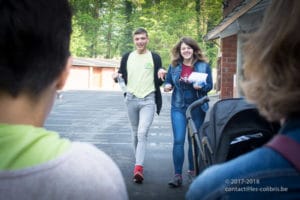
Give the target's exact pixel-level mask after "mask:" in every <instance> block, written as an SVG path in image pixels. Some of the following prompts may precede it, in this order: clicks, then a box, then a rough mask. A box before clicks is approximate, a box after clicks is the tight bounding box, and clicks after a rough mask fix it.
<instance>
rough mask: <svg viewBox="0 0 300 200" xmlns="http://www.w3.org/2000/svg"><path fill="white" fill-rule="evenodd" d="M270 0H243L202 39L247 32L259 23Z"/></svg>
mask: <svg viewBox="0 0 300 200" xmlns="http://www.w3.org/2000/svg"><path fill="white" fill-rule="evenodd" d="M269 3H270V0H244V2H243V3H241V4H240V5H239V6H237V7H236V8H235V9H234V10H233V11H232V12H231V13H230V14H229V15H227V17H225V18H224V19H223V20H222V21H221V22H220V24H219V25H217V26H216V27H215V28H214V29H212V30H211V31H209V32H208V33H207V34H206V35H205V36H204V40H205V41H209V40H214V39H217V38H224V37H228V36H230V35H234V34H237V33H239V32H249V31H251V30H253V29H255V28H257V26H258V25H259V24H260V22H261V20H262V17H263V13H264V12H263V11H264V10H265V8H266V6H267V5H268V4H269Z"/></svg>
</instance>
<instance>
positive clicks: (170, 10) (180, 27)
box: [70, 0, 222, 68]
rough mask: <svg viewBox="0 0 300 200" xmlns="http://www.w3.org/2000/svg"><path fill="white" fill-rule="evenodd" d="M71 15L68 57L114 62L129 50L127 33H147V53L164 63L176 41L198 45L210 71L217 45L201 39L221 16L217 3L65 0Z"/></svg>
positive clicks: (208, 0)
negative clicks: (193, 41)
mask: <svg viewBox="0 0 300 200" xmlns="http://www.w3.org/2000/svg"><path fill="white" fill-rule="evenodd" d="M70 2H71V4H72V6H73V10H74V18H73V34H72V41H71V52H72V54H73V55H75V56H82V57H105V58H120V56H121V55H122V54H124V53H125V52H127V51H131V50H133V44H132V32H133V31H134V30H135V29H136V28H137V27H144V28H146V29H147V30H148V33H149V38H150V43H149V49H150V50H153V51H156V52H157V53H159V54H160V55H161V57H162V60H163V66H164V67H165V68H167V67H168V65H169V63H170V52H171V49H172V47H173V46H174V45H175V44H176V42H177V41H178V40H179V39H180V38H181V37H182V36H190V37H193V38H194V39H196V40H197V41H198V42H199V45H200V46H201V48H202V50H203V51H204V52H205V54H206V55H207V57H208V58H209V60H210V63H211V64H212V66H215V63H216V59H217V53H218V46H217V45H216V44H215V43H212V42H204V41H203V39H202V38H203V36H204V35H205V34H206V33H207V31H208V30H211V29H212V28H213V27H214V26H216V25H217V24H218V23H219V21H220V20H221V17H222V3H221V2H222V1H221V0H194V1H192V0H70Z"/></svg>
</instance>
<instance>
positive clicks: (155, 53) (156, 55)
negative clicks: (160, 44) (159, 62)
mask: <svg viewBox="0 0 300 200" xmlns="http://www.w3.org/2000/svg"><path fill="white" fill-rule="evenodd" d="M150 52H151V54H152V56H153V57H156V58H160V55H159V53H157V52H155V51H150Z"/></svg>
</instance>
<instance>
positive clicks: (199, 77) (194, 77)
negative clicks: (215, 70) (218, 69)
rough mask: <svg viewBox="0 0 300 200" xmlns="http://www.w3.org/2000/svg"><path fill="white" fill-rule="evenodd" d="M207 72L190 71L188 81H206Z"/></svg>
mask: <svg viewBox="0 0 300 200" xmlns="http://www.w3.org/2000/svg"><path fill="white" fill-rule="evenodd" d="M206 78H207V73H201V72H192V73H191V75H190V76H189V78H188V81H190V82H205V83H206Z"/></svg>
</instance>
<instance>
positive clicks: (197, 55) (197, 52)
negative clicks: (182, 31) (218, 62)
mask: <svg viewBox="0 0 300 200" xmlns="http://www.w3.org/2000/svg"><path fill="white" fill-rule="evenodd" d="M182 43H185V44H186V45H189V46H190V47H191V48H192V49H193V50H194V54H193V63H192V64H193V65H194V64H195V63H196V62H197V61H204V62H207V59H206V57H205V56H204V54H203V52H202V50H201V49H200V47H199V45H198V43H197V41H196V40H194V39H192V38H190V37H182V38H181V39H180V40H179V41H178V42H177V44H176V45H175V46H174V47H173V49H172V51H171V53H172V56H171V64H172V66H173V67H175V66H177V65H178V64H179V63H181V62H182V61H183V58H182V56H181V54H180V47H181V44H182Z"/></svg>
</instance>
